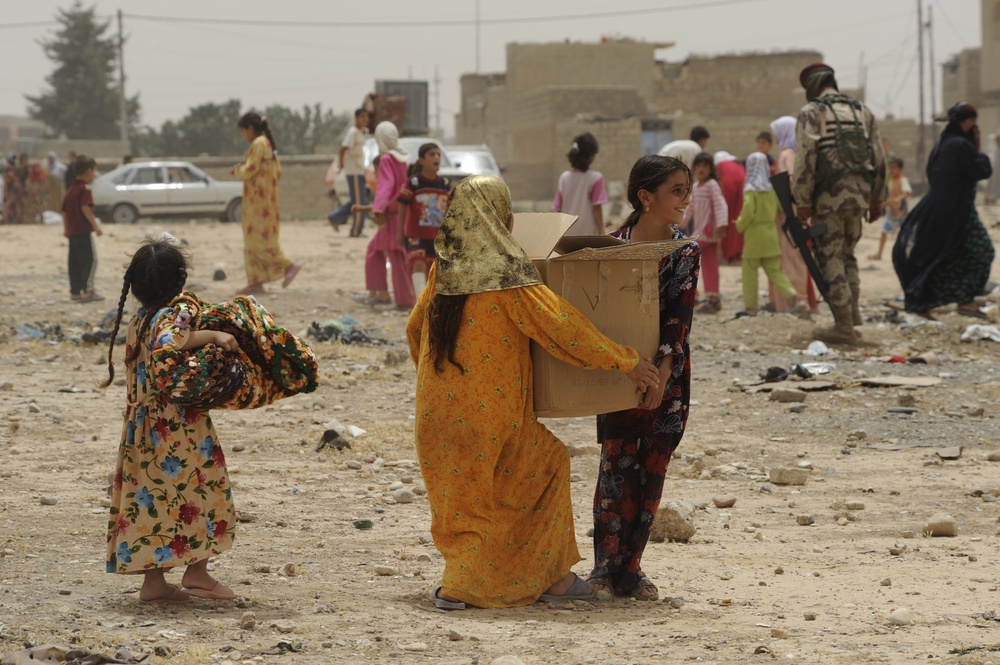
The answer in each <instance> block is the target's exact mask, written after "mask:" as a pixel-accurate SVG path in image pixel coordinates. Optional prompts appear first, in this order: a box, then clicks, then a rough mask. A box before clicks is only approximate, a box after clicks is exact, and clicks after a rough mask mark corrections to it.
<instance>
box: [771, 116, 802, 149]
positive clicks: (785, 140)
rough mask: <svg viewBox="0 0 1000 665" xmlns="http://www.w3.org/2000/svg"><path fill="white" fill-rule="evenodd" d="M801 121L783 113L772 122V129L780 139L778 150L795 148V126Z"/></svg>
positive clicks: (776, 137) (775, 136) (778, 139)
mask: <svg viewBox="0 0 1000 665" xmlns="http://www.w3.org/2000/svg"><path fill="white" fill-rule="evenodd" d="M798 124H799V121H798V120H796V119H795V118H793V117H792V116H790V115H783V116H781V117H780V118H778V119H777V120H775V121H774V122H772V123H771V131H772V132H774V138H775V139H777V141H778V150H795V146H796V142H795V127H796V125H798Z"/></svg>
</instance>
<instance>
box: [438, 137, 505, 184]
mask: <svg viewBox="0 0 1000 665" xmlns="http://www.w3.org/2000/svg"><path fill="white" fill-rule="evenodd" d="M448 156H449V157H451V161H453V162H454V163H455V168H459V169H462V170H463V171H466V172H468V173H471V174H473V175H492V176H496V177H497V178H503V175H502V173H503V169H502V168H500V165H499V164H497V160H496V159H495V158H494V157H493V152H492V151H491V150H490V147H489V146H488V145H485V144H482V145H450V146H448Z"/></svg>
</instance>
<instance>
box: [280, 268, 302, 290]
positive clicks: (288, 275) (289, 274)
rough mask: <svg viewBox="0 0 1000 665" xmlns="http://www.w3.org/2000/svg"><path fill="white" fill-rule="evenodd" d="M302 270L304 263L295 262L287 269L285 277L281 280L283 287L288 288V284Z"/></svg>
mask: <svg viewBox="0 0 1000 665" xmlns="http://www.w3.org/2000/svg"><path fill="white" fill-rule="evenodd" d="M300 270H302V264H301V263H293V264H292V265H291V267H290V268H288V270H286V271H285V279H283V280H281V288H283V289H287V288H288V285H289V284H291V283H292V280H293V279H295V276H296V275H298V274H299V271H300Z"/></svg>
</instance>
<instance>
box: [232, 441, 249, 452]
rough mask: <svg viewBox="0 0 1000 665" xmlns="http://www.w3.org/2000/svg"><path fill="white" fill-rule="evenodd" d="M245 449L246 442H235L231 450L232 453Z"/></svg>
mask: <svg viewBox="0 0 1000 665" xmlns="http://www.w3.org/2000/svg"><path fill="white" fill-rule="evenodd" d="M246 449H247V444H245V443H235V444H233V452H234V453H242V452H243V451H244V450H246Z"/></svg>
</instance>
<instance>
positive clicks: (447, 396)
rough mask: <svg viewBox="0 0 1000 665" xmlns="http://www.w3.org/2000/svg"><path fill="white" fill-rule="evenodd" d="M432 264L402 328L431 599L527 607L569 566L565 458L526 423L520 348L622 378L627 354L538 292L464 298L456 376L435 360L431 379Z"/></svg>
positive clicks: (575, 554)
mask: <svg viewBox="0 0 1000 665" xmlns="http://www.w3.org/2000/svg"><path fill="white" fill-rule="evenodd" d="M435 268H436V266H432V267H431V271H430V274H429V275H428V283H427V286H426V287H425V288H424V290H423V292H422V293H421V295H420V298H419V300H418V302H417V304H416V306H415V307H414V310H413V312H412V314H411V315H410V319H409V322H408V324H407V330H406V332H407V339H408V341H409V345H410V354H411V356H412V358H413V361H414V363H415V364H416V365H417V398H416V448H417V455H418V459H419V460H420V469H421V472H422V473H423V477H424V481H425V483H426V486H427V496H428V499H429V500H430V506H431V534H432V536H433V537H434V544H435V545H436V546H437V548H438V550H440V551H441V553H442V554H443V555H444V559H445V570H444V575H443V577H442V590H441V592H442V594H443V595H446V596H450V597H453V598H458V599H459V600H462V601H464V602H466V603H469V604H471V605H474V606H477V607H515V606H519V605H528V604H530V603H533V602H535V601H536V600H537V599H538V596H539V595H540V594H542V593H543V592H544V591H545V590H546V589H547V588H548V587H550V586H551V585H552V584H553V583H555V582H556V581H558V580H559V579H560V578H562V576H563V575H565V574H566V573H567V572H568V571H569V569H570V567H571V566H573V565H574V564H575V563H577V562H578V561H580V552H579V550H578V549H577V546H576V536H575V532H574V529H573V509H572V504H571V502H570V488H569V470H570V463H569V453H568V452H567V450H566V447H565V446H564V445H563V444H562V442H561V441H559V439H557V438H556V437H555V435H553V434H552V433H551V432H550V431H549V430H547V429H546V428H545V427H544V426H543V425H542V424H541V423H539V422H538V420H537V419H536V417H535V413H534V409H533V406H532V383H531V381H532V368H531V355H530V351H529V342H530V340H531V339H534V340H536V341H538V342H539V343H540V344H542V345H544V346H545V348H546V349H547V350H548V351H549V353H552V354H553V355H554V356H556V357H557V358H559V359H560V360H564V361H565V362H568V363H571V364H573V365H576V366H579V367H593V368H597V367H602V368H605V369H623V370H626V371H627V370H631V369H632V368H634V367H635V365H636V363H638V361H639V357H638V354H637V353H636V352H635V350H633V349H630V348H627V347H623V346H619V345H618V344H615V343H614V342H612V341H611V340H608V339H607V338H606V337H604V336H603V335H601V333H600V332H598V331H597V329H596V328H594V326H593V325H592V324H591V323H590V322H589V321H588V320H587V319H586V318H584V316H583V315H582V314H580V313H579V312H578V311H576V309H574V308H573V307H572V306H571V305H569V304H568V303H567V302H566V301H564V300H563V299H562V298H560V297H559V296H557V295H556V294H554V293H553V292H552V291H550V290H549V289H548V288H547V287H545V286H542V285H538V286H525V287H521V288H516V289H507V290H503V291H489V292H486V293H479V294H472V295H469V296H468V299H467V300H466V303H465V309H464V311H463V315H462V316H463V323H462V326H461V328H460V330H459V333H458V341H457V347H456V353H455V356H456V359H457V360H458V362H459V363H460V364H462V365H463V367H464V368H465V372H464V373H463V372H461V371H459V370H458V368H456V367H455V366H454V365H452V364H450V363H448V362H447V361H446V362H445V363H444V364H443V367H442V372H441V373H440V374H439V373H437V372H436V371H435V369H434V361H433V358H432V357H431V355H430V350H429V346H428V342H427V334H428V324H427V322H426V320H425V309H426V307H427V305H428V303H429V301H430V300H431V299H432V298H433V296H434V294H435Z"/></svg>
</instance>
